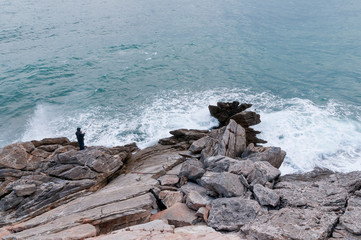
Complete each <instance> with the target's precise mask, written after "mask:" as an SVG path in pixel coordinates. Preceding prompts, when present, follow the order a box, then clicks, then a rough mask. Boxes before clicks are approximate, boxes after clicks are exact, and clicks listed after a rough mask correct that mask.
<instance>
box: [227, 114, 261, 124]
mask: <svg viewBox="0 0 361 240" xmlns="http://www.w3.org/2000/svg"><path fill="white" fill-rule="evenodd" d="M230 119H232V120H234V121H235V122H236V123H237V124H239V125H241V126H243V127H249V126H253V125H257V124H259V123H260V122H261V117H260V115H259V114H257V113H255V112H252V111H243V112H240V113H236V114H234V115H232V116H231V117H230Z"/></svg>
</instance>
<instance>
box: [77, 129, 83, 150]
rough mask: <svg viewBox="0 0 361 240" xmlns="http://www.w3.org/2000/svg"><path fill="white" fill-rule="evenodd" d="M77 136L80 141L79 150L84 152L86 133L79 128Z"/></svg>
mask: <svg viewBox="0 0 361 240" xmlns="http://www.w3.org/2000/svg"><path fill="white" fill-rule="evenodd" d="M75 135H76V138H77V139H78V144H79V149H80V150H84V136H85V133H82V131H81V129H80V128H79V127H78V128H77V129H76V133H75Z"/></svg>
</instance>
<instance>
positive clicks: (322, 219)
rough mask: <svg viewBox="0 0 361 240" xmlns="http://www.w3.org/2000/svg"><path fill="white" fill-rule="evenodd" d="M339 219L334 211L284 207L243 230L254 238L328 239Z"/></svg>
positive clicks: (263, 216)
mask: <svg viewBox="0 0 361 240" xmlns="http://www.w3.org/2000/svg"><path fill="white" fill-rule="evenodd" d="M337 221H338V216H337V215H336V214H335V213H333V212H329V213H325V212H321V211H318V210H316V209H297V208H283V209H280V210H279V211H274V210H272V211H270V212H269V214H268V215H262V216H259V217H257V218H256V219H255V220H254V221H252V222H250V223H248V224H246V225H245V226H244V227H242V228H241V230H242V231H243V232H244V233H246V234H247V236H248V237H250V238H251V237H253V238H254V239H295V240H314V239H327V237H328V236H329V235H330V233H331V231H332V229H333V227H334V226H335V224H336V223H337Z"/></svg>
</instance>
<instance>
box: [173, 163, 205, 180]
mask: <svg viewBox="0 0 361 240" xmlns="http://www.w3.org/2000/svg"><path fill="white" fill-rule="evenodd" d="M204 173H205V170H204V168H203V163H202V162H201V161H199V160H197V159H188V160H187V161H185V162H184V163H183V166H182V168H181V170H180V173H179V176H180V177H183V176H184V177H186V178H187V179H189V180H192V181H196V180H197V179H198V178H200V177H202V176H203V174H204Z"/></svg>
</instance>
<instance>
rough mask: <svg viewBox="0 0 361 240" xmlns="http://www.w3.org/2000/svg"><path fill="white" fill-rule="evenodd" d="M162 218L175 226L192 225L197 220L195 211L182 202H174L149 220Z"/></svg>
mask: <svg viewBox="0 0 361 240" xmlns="http://www.w3.org/2000/svg"><path fill="white" fill-rule="evenodd" d="M157 219H163V220H167V221H168V223H169V224H171V225H174V226H175V227H183V226H189V225H193V224H195V223H196V222H197V216H196V212H195V211H193V210H191V209H189V208H188V207H187V205H186V204H184V203H176V204H174V205H173V206H172V207H170V208H168V209H166V210H164V211H162V212H159V213H156V214H154V215H153V216H152V217H151V221H153V220H157Z"/></svg>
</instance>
